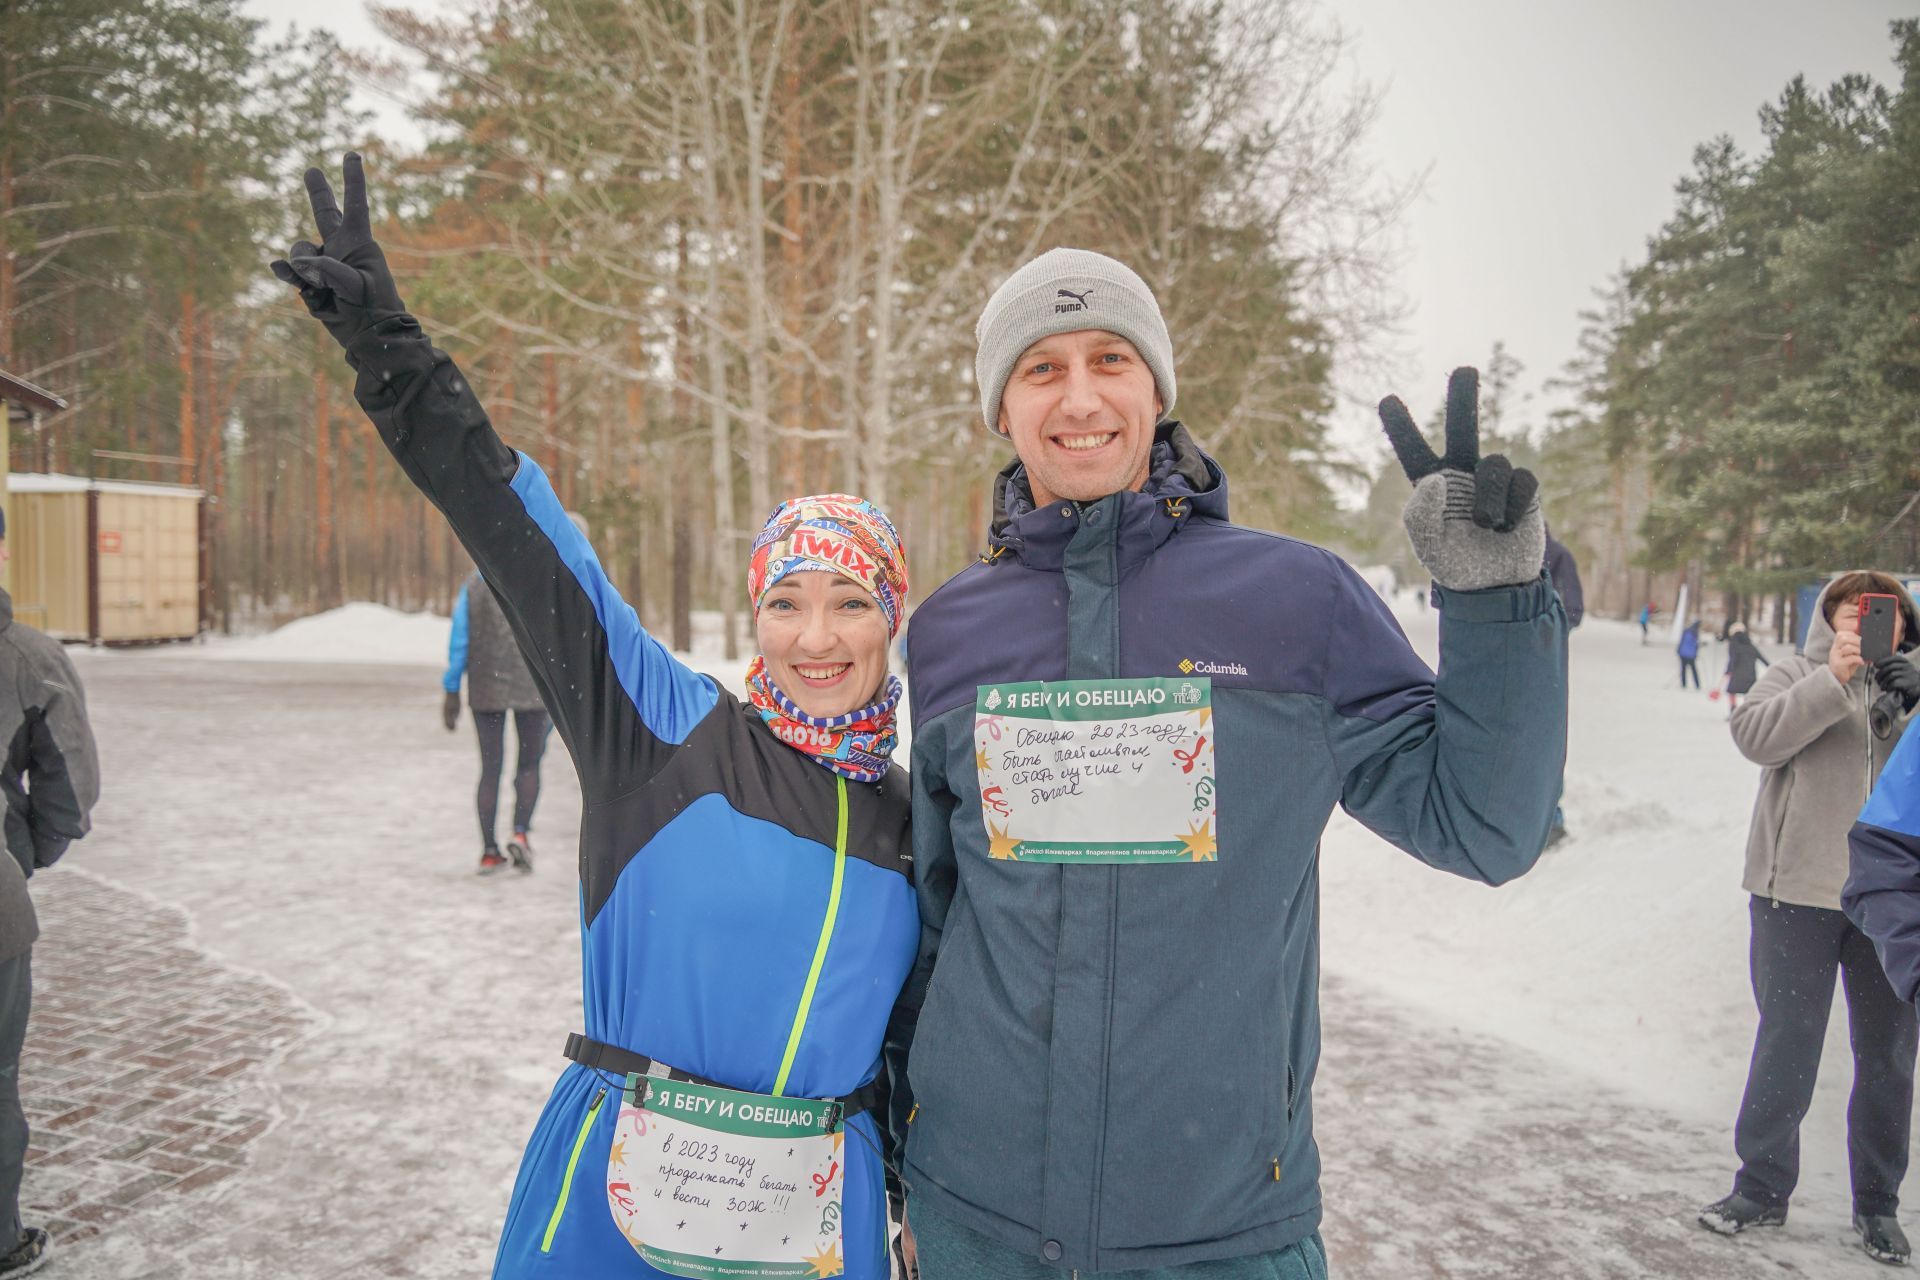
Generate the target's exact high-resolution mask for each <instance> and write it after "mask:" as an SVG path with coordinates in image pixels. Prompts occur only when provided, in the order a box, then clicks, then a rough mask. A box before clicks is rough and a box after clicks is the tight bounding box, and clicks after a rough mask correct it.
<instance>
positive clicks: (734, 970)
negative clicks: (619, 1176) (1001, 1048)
mask: <svg viewBox="0 0 1920 1280" xmlns="http://www.w3.org/2000/svg"><path fill="white" fill-rule="evenodd" d="M343 168H344V175H345V202H346V208H345V210H344V212H343V211H341V210H340V209H339V208H338V207H337V206H336V204H335V202H334V195H333V191H332V189H331V188H330V187H329V185H328V183H327V181H326V178H325V177H324V176H323V175H322V174H321V173H320V171H319V170H317V169H316V170H309V171H308V173H307V190H308V194H309V197H310V199H311V200H312V203H313V210H314V217H315V221H316V222H317V223H318V225H319V229H320V233H321V235H322V237H323V242H322V243H321V244H320V245H315V244H312V243H311V242H307V241H302V242H300V243H298V244H296V245H294V246H293V249H292V251H291V252H290V253H289V255H288V260H286V261H279V262H275V263H274V264H273V267H274V273H275V274H276V275H277V276H279V277H280V279H281V280H283V281H285V282H286V283H288V284H290V285H293V286H294V287H296V288H297V289H298V290H299V292H300V296H301V299H302V300H303V301H304V302H305V303H306V305H307V308H308V310H309V311H310V312H311V313H312V314H313V315H314V316H315V317H316V318H318V319H319V320H320V321H321V322H322V323H324V324H325V325H326V327H327V329H328V331H329V332H330V333H331V334H332V336H333V337H334V338H335V339H336V340H337V341H338V342H339V343H340V345H341V346H342V347H343V348H345V350H346V352H347V362H348V364H349V365H350V366H352V367H353V368H354V370H355V371H356V372H357V374H358V380H357V382H356V385H355V392H354V393H355V396H356V397H357V399H358V400H359V402H360V405H361V407H362V408H363V409H364V410H365V411H366V413H367V416H368V417H369V418H371V419H372V420H373V423H374V426H375V428H376V429H377V430H378V432H379V434H380V437H381V440H382V442H383V443H384V444H385V445H386V446H387V448H388V450H389V451H390V452H391V453H392V454H393V455H394V457H395V458H396V459H397V460H398V462H399V463H400V466H401V469H402V470H404V471H405V472H406V474H407V476H408V478H409V479H411V480H412V481H413V482H414V484H415V485H417V486H418V487H419V489H420V491H421V492H422V493H423V494H425V495H426V496H427V498H428V499H429V500H430V501H432V502H433V503H434V505H435V506H437V507H438V508H439V509H440V510H441V511H442V512H443V513H444V514H445V515H446V517H447V519H448V522H449V523H450V524H451V525H452V527H453V530H454V532H455V534H456V535H457V536H458V537H459V538H460V541H461V543H462V544H463V545H464V546H465V547H466V549H467V551H468V553H469V554H470V555H471V556H472V557H473V560H474V563H475V564H476V565H478V566H479V569H480V572H481V573H482V574H483V575H484V576H485V578H486V580H487V582H488V583H489V584H491V586H492V587H493V590H494V592H495V593H496V595H497V596H498V598H499V601H500V604H501V607H502V609H503V611H504V612H505V614H506V617H507V619H508V621H509V622H510V623H511V625H512V628H513V633H514V635H515V637H516V639H517V640H518V641H519V644H520V649H521V652H522V653H524V654H526V655H527V656H528V660H529V663H530V665H531V667H532V669H533V674H534V679H535V681H536V682H537V683H538V684H539V686H540V692H541V696H542V698H543V699H544V701H545V702H546V705H547V708H548V710H549V712H550V713H551V714H552V716H553V720H554V725H555V727H556V728H557V729H558V730H559V733H560V735H561V737H562V739H563V740H564V741H565V743H566V745H567V747H568V749H569V751H570V752H571V753H572V755H573V759H574V762H575V766H576V768H577V769H578V771H579V774H580V788H581V793H582V800H583V803H584V809H583V813H582V817H581V829H580V881H581V886H580V888H581V897H580V919H581V928H582V938H581V965H582V969H583V975H582V977H583V987H584V1012H585V1023H586V1025H585V1033H584V1034H583V1035H575V1036H573V1037H570V1038H569V1041H568V1044H567V1047H566V1053H567V1055H568V1057H570V1058H571V1059H572V1060H573V1061H572V1063H571V1064H570V1065H569V1066H568V1067H567V1068H566V1069H565V1070H564V1071H563V1072H562V1074H561V1076H560V1078H559V1080H558V1082H557V1083H556V1084H555V1085H554V1088H553V1092H552V1095H551V1096H550V1098H549V1100H548V1103H547V1106H546V1109H545V1110H544V1111H543V1112H542V1114H541V1116H540V1119H539V1121H538V1123H537V1124H536V1125H535V1127H534V1131H533V1136H532V1138H531V1139H530V1140H529V1141H528V1143H527V1147H526V1154H525V1157H524V1158H523V1160H522V1162H521V1165H520V1174H519V1178H518V1180H517V1181H516V1183H515V1185H514V1190H513V1198H512V1201H511V1203H510V1204H509V1206H508V1209H507V1217H506V1224H505V1227H504V1230H503V1232H502V1235H501V1240H500V1247H499V1251H498V1254H497V1255H496V1258H495V1262H494V1272H493V1274H494V1275H495V1276H496V1277H501V1278H503V1280H504V1278H509V1277H528V1276H543V1277H585V1276H594V1277H629V1276H652V1275H660V1274H720V1273H719V1272H716V1271H701V1272H697V1273H694V1272H688V1271H671V1272H669V1271H661V1270H656V1268H655V1267H654V1266H653V1265H651V1264H650V1263H649V1262H648V1261H646V1260H644V1259H643V1258H642V1256H641V1254H640V1253H639V1252H638V1251H637V1249H638V1245H637V1244H635V1243H630V1241H629V1239H628V1237H627V1236H626V1235H625V1234H623V1232H622V1230H621V1228H620V1226H619V1225H618V1224H617V1223H616V1220H615V1217H614V1212H615V1209H614V1207H613V1204H612V1202H613V1201H615V1200H616V1199H617V1193H616V1187H617V1186H618V1185H619V1184H614V1183H613V1182H612V1181H611V1173H610V1170H611V1169H612V1167H613V1166H614V1162H615V1161H616V1160H618V1159H621V1158H623V1157H621V1156H620V1155H618V1154H617V1153H616V1151H615V1146H616V1144H615V1142H614V1133H615V1128H616V1123H617V1121H618V1119H619V1117H620V1114H621V1111H622V1108H621V1098H622V1090H623V1086H624V1085H625V1084H626V1082H627V1081H628V1079H629V1078H630V1075H639V1076H646V1077H651V1078H653V1079H656V1080H658V1079H662V1078H664V1079H666V1080H669V1081H689V1082H692V1083H693V1084H695V1085H716V1086H720V1087H724V1088H727V1089H732V1090H741V1091H747V1092H751V1093H754V1094H759V1095H764V1096H767V1097H770V1098H787V1099H815V1100H822V1101H829V1102H834V1103H837V1104H838V1105H839V1106H840V1107H841V1108H843V1109H844V1115H845V1117H846V1118H845V1120H844V1129H843V1130H841V1132H843V1133H844V1135H845V1138H844V1149H843V1154H842V1156H841V1159H843V1160H844V1170H841V1169H840V1168H839V1167H838V1166H837V1165H836V1169H835V1174H836V1176H838V1177H840V1178H841V1179H842V1182H841V1205H842V1211H841V1216H840V1228H839V1230H840V1243H841V1245H843V1247H844V1256H840V1255H838V1254H836V1256H834V1257H832V1258H823V1259H822V1260H821V1265H820V1267H819V1268H817V1270H818V1273H819V1274H821V1275H831V1274H836V1272H835V1271H834V1270H832V1267H834V1266H843V1267H844V1272H843V1274H844V1275H846V1276H847V1277H849V1280H880V1278H881V1277H884V1276H886V1275H887V1272H888V1260H887V1202H886V1191H885V1184H884V1178H883V1174H882V1156H881V1141H882V1139H881V1133H880V1130H879V1127H878V1126H877V1124H876V1122H875V1116H876V1113H877V1108H880V1107H881V1106H883V1104H884V1093H883V1090H882V1089H881V1088H879V1087H878V1082H877V1080H876V1075H877V1072H878V1068H879V1064H880V1052H881V1045H882V1041H883V1037H884V1035H885V1032H886V1028H887V1024H888V1020H889V1015H890V1013H891V1011H892V1008H893V1005H894V1002H895V998H896V996H897V994H898V993H899V991H900V988H901V985H902V983H903V982H904V981H905V979H906V976H907V973H908V970H909V969H910V968H911V966H912V964H913V960H914V954H915V948H916V945H917V940H918V937H919V917H918V914H917V911H916V907H915V903H914V894H913V889H912V887H911V885H910V884H909V882H908V877H907V868H908V866H909V861H910V860H909V855H908V844H907V841H908V831H907V822H908V799H909V787H908V783H907V779H906V778H905V776H904V771H902V770H898V769H894V768H891V767H890V760H889V755H890V753H891V751H892V749H893V746H894V743H895V740H896V730H895V709H896V707H897V706H898V703H899V699H900V693H901V689H900V684H899V681H898V680H897V679H895V678H894V677H893V676H891V675H889V674H888V672H887V660H886V652H887V646H888V642H889V640H890V638H891V635H892V633H893V631H894V629H895V628H896V627H897V625H898V623H899V619H900V615H901V610H902V608H903V606H904V603H905V597H906V585H907V584H906V571H905V559H904V556H903V555H902V554H901V550H900V543H899V538H898V536H897V535H896V534H895V532H894V530H893V526H892V525H891V524H890V523H889V522H888V521H887V519H886V517H885V516H884V515H882V514H880V513H879V511H878V510H877V509H875V508H873V507H872V506H871V504H868V503H864V502H861V501H860V500H859V499H856V498H847V497H844V496H840V495H826V496H824V497H821V498H808V499H797V500H793V501H790V502H788V503H784V504H782V506H781V507H780V509H779V510H777V511H776V512H775V513H774V515H773V518H772V519H770V520H769V522H768V526H767V528H766V529H765V530H764V531H763V532H762V534H761V536H760V537H759V539H757V540H756V542H755V545H754V555H753V560H752V565H751V572H750V585H751V593H752V597H753V604H754V606H755V621H756V626H757V629H758V637H759V641H760V645H761V654H760V656H759V657H758V658H757V659H756V660H755V662H754V664H753V666H752V667H751V668H750V670H749V690H748V697H747V698H746V699H745V700H742V699H740V698H736V697H735V696H733V695H732V694H730V693H729V692H727V691H726V690H723V689H721V688H720V687H719V686H717V685H716V684H715V683H714V681H713V680H712V679H710V678H709V677H707V676H704V675H700V674H697V673H695V672H693V671H691V670H689V669H688V668H687V667H685V666H683V665H682V664H681V663H680V662H679V661H677V660H676V659H675V658H674V657H673V655H672V654H671V653H669V652H668V651H667V650H666V648H665V647H664V646H662V645H661V644H660V643H659V642H658V641H656V640H655V639H653V638H652V637H651V636H649V635H648V634H647V633H646V631H645V630H644V629H642V627H641V626H640V623H639V620H638V618H637V617H636V616H635V613H634V611H633V609H632V608H631V607H630V606H629V605H627V604H626V603H625V602H624V601H623V600H622V599H621V598H620V596H619V594H618V592H617V591H616V590H615V589H614V587H613V584H612V583H611V582H610V581H609V580H608V578H607V575H606V573H605V572H604V571H603V570H602V569H601V566H600V563H599V561H598V559H597V558H596V557H595V555H594V552H593V548H592V547H591V546H590V545H588V543H587V540H586V539H585V538H584V537H583V536H582V535H581V533H580V531H579V530H578V529H576V528H575V527H574V526H573V525H572V524H570V523H569V522H568V520H567V518H566V515H565V513H564V512H563V511H562V510H561V507H560V503H559V501H558V500H557V499H556V497H555V496H554V492H553V489H552V487H551V485H550V484H549V483H548V481H547V477H546V476H545V475H544V474H543V473H542V472H541V470H540V469H539V467H537V466H536V465H534V463H533V462H532V461H531V460H530V459H529V458H527V457H526V455H524V454H519V453H516V452H514V451H513V450H511V449H509V448H507V446H506V445H505V444H503V443H502V442H501V440H500V438H499V437H498V436H497V435H496V434H495V433H494V430H493V427H492V426H491V424H490V423H489V422H488V420H487V415H486V411H485V410H484V409H483V408H482V407H481V404H480V401H479V399H478V397H476V395H475V394H474V392H473V389H472V387H471V385H470V384H469V383H468V382H467V380H466V378H465V376H464V375H463V374H462V373H461V372H460V370H459V369H458V368H457V367H455V365H454V363H453V361H452V359H451V358H450V357H449V356H447V355H446V354H445V353H444V352H442V351H439V350H437V349H436V348H435V347H434V346H433V345H432V344H431V343H430V342H429V340H428V338H427V336H426V334H424V333H423V332H422V331H421V328H420V325H419V322H418V321H417V320H415V319H414V318H413V317H412V316H411V315H409V314H407V312H406V309H405V307H404V306H403V305H402V303H401V301H400V298H399V294H398V291H397V289H396V287H395V285H394V282H393V277H392V275H391V273H390V272H389V270H388V268H387V265H386V260H385V257H384V255H383V254H382V253H381V251H380V248H379V246H378V245H377V244H376V243H375V242H374V240H373V237H372V234H371V232H370V230H369V220H368V213H367V202H366V188H365V180H364V177H363V176H362V171H361V163H360V158H359V157H358V156H357V155H348V156H347V157H346V162H345V164H344V166H343ZM650 1087H651V1086H650ZM656 1190H662V1191H664V1190H666V1188H664V1187H663V1188H656ZM714 1252H715V1253H716V1254H718V1253H719V1252H720V1249H719V1248H718V1247H716V1249H715V1250H714Z"/></svg>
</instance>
